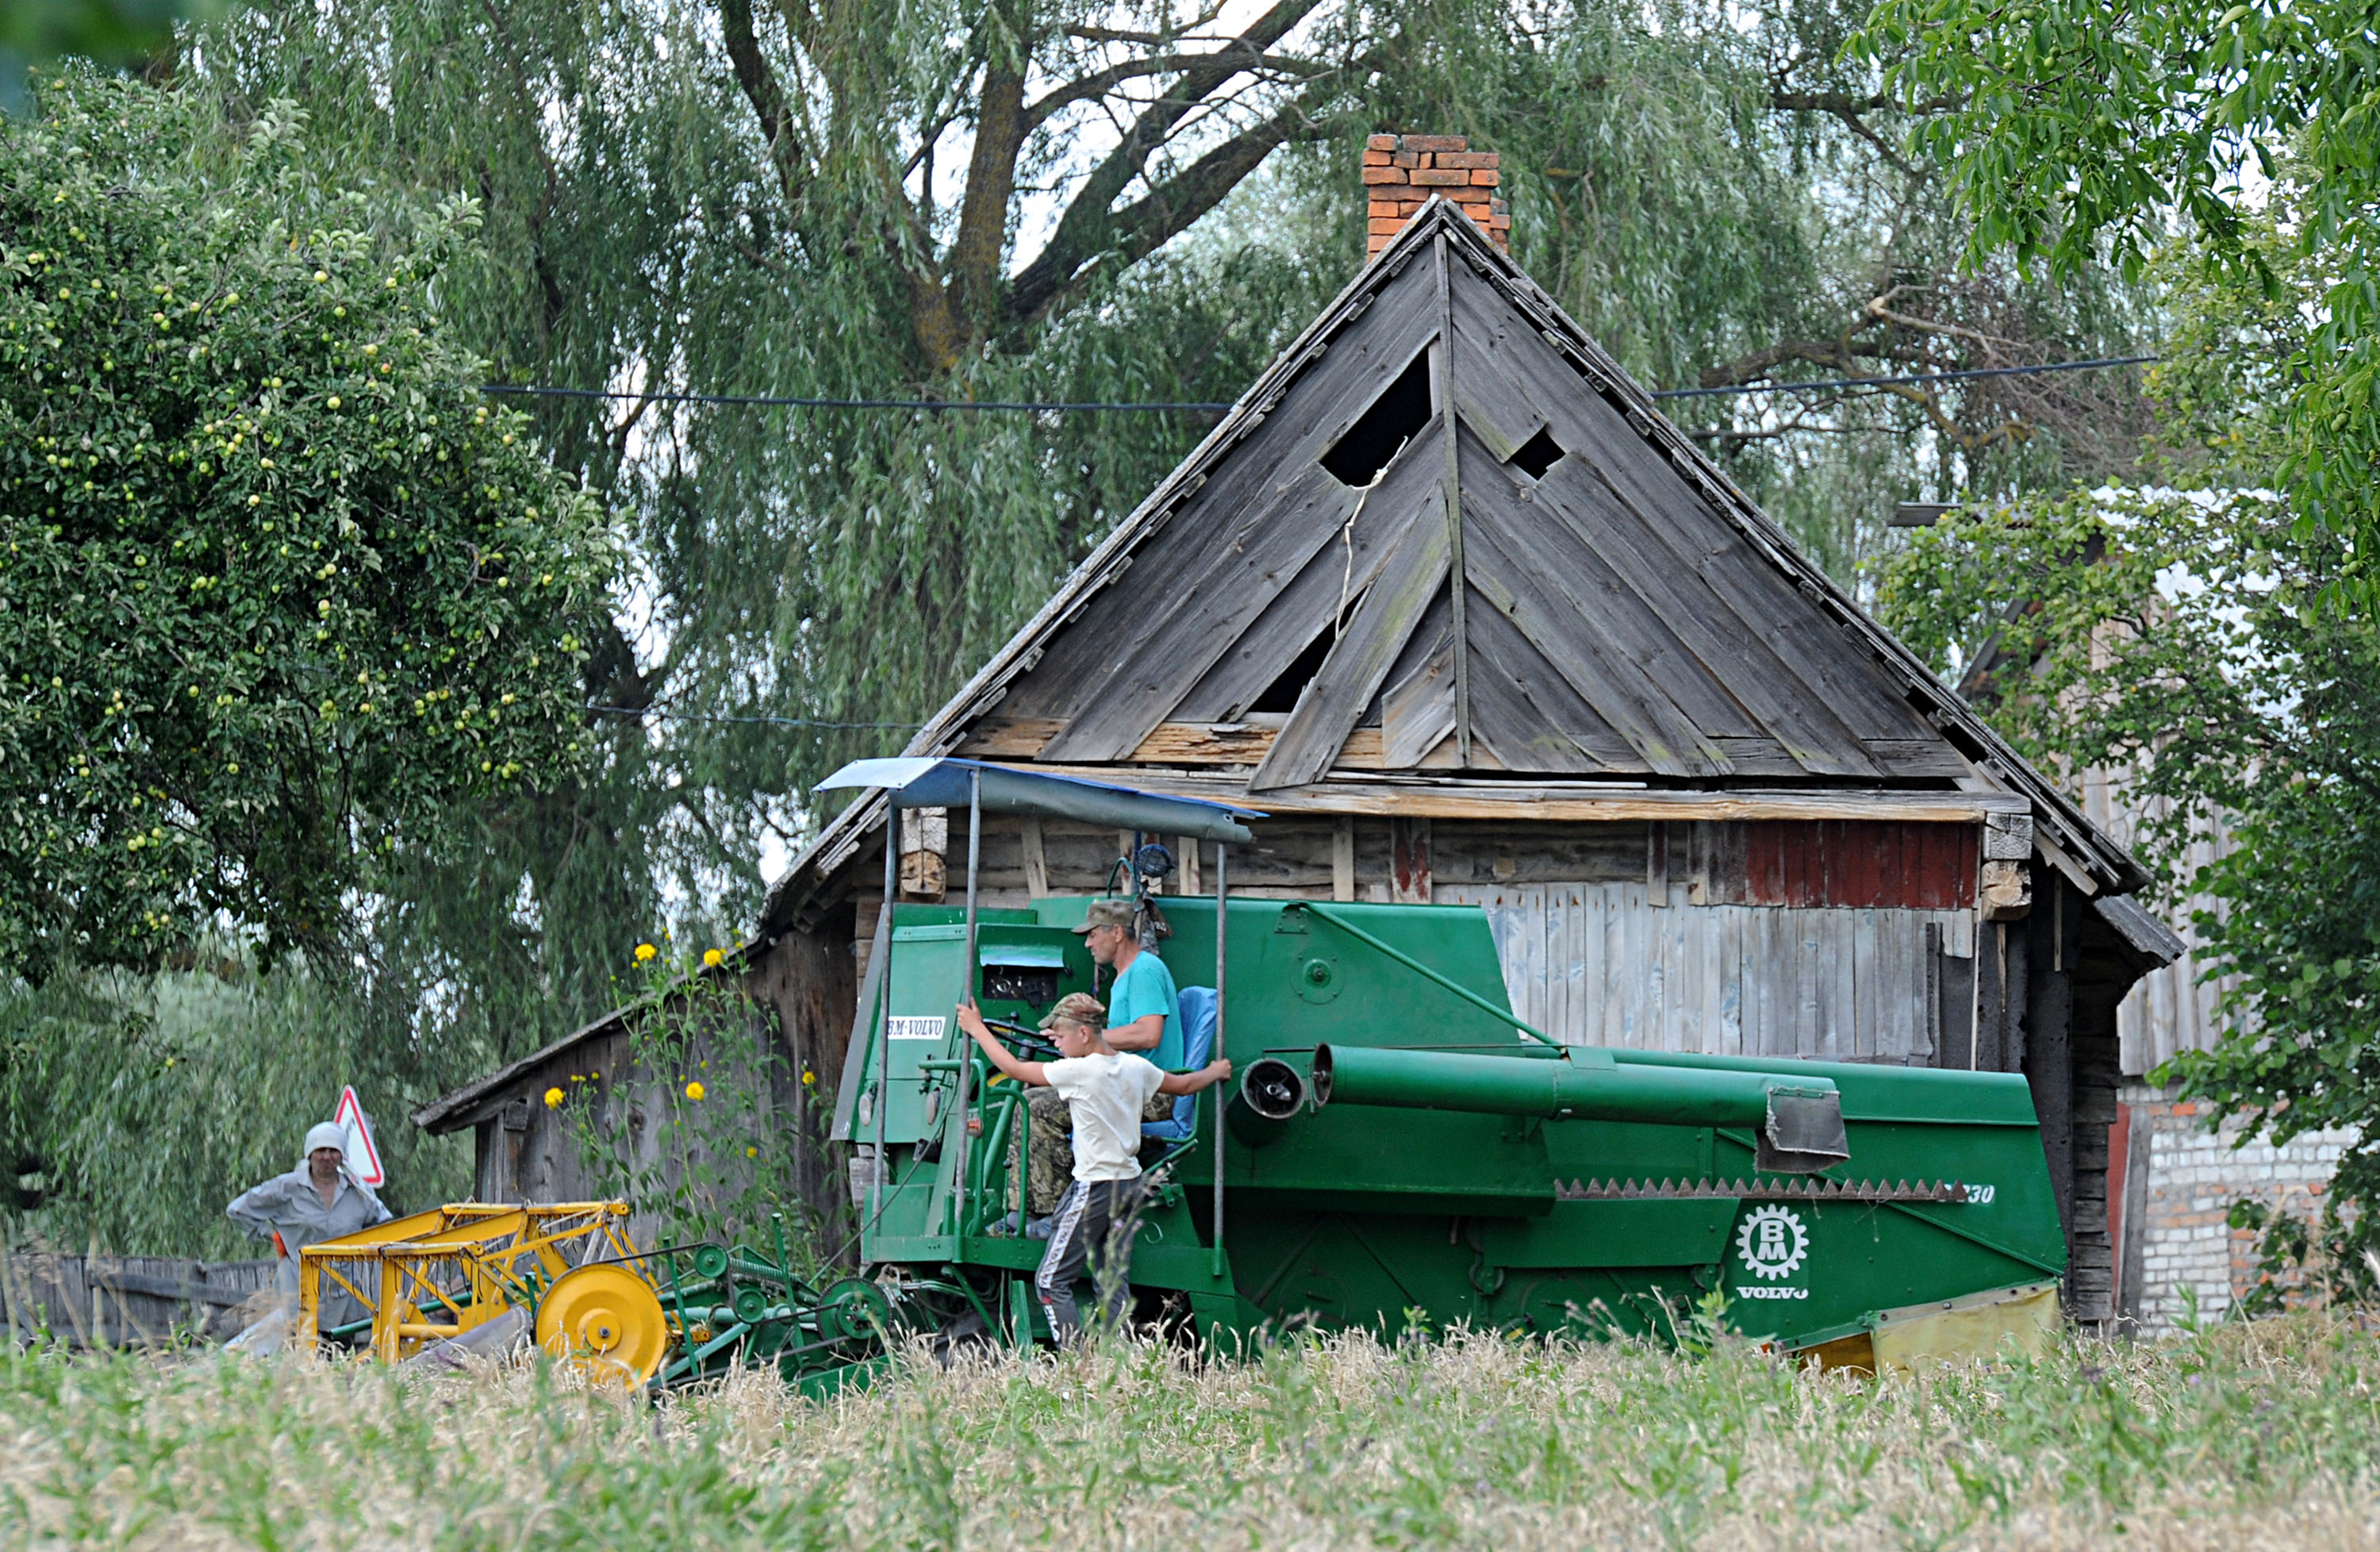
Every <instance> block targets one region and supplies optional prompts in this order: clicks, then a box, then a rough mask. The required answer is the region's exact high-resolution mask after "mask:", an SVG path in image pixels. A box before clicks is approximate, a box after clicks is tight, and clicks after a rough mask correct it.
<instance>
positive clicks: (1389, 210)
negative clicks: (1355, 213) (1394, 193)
mask: <svg viewBox="0 0 2380 1552" xmlns="http://www.w3.org/2000/svg"><path fill="white" fill-rule="evenodd" d="M1364 213H1365V214H1366V215H1367V216H1373V215H1377V216H1379V217H1380V218H1382V219H1383V220H1387V219H1389V218H1391V217H1397V218H1402V217H1403V215H1404V214H1405V213H1406V212H1404V211H1403V210H1400V209H1399V208H1398V207H1397V203H1396V201H1395V200H1373V201H1372V202H1371V203H1370V204H1368V205H1366V206H1365V207H1364Z"/></svg>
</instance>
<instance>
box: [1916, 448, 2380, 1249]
mask: <svg viewBox="0 0 2380 1552" xmlns="http://www.w3.org/2000/svg"><path fill="white" fill-rule="evenodd" d="M2346 555H2347V546H2345V545H2344V544H2342V543H2338V542H2337V541H2334V540H2328V539H2327V537H2326V536H2325V535H2324V534H2322V533H2321V532H2320V531H2319V530H2317V532H2316V533H2315V535H2314V537H2313V541H2312V542H2309V541H2307V540H2306V539H2305V538H2304V537H2303V527H2302V525H2301V524H2300V523H2298V522H2296V521H2295V520H2294V517H2293V515H2292V513H2291V512H2290V510H2289V507H2288V506H2287V505H2286V504H2284V503H2282V502H2280V501H2279V500H2277V498H2274V497H2271V496H2268V495H2261V494H2240V493H2202V494H2197V495H2191V494H2184V493H2181V492H2177V491H2158V492H2139V491H2097V492H2092V493H2085V494H2078V495H2074V496H2070V497H2068V498H2065V499H2063V500H2059V501H2054V502H2035V503H2025V504H2022V505H2019V506H2014V507H2010V508H2007V509H2002V510H1998V511H1990V512H1984V513H1978V514H1975V515H1972V516H1971V517H1969V518H1967V519H1965V520H1961V521H1959V522H1957V523H1955V524H1952V525H1948V526H1945V527H1939V528H1936V529H1929V530H1924V531H1922V532H1920V533H1919V534H1918V535H1917V536H1916V537H1915V539H1914V540H1913V542H1912V544H1911V545H1910V546H1909V548H1908V549H1907V550H1906V551H1905V552H1902V553H1901V554H1900V555H1898V556H1896V557H1894V558H1893V559H1892V560H1891V561H1889V562H1888V564H1886V565H1885V566H1884V567H1883V568H1882V570H1881V575H1880V577H1879V581H1878V599H1879V604H1880V608H1881V611H1882V612H1883V614H1884V616H1885V618H1886V619H1887V620H1888V622H1890V623H1892V624H1894V625H1895V626H1896V628H1898V629H1900V631H1901V632H1902V635H1903V638H1904V639H1906V640H1908V641H1910V642H1911V644H1912V645H1913V646H1914V647H1916V648H1917V649H1919V650H1921V651H1924V652H1926V653H1927V654H1928V655H1929V656H1930V657H1931V658H1932V659H1933V661H1936V662H1937V664H1939V665H1941V666H1942V667H1944V668H1946V669H1949V668H1957V667H1963V668H1965V670H1966V672H1967V684H1968V686H1969V689H1970V693H1971V695H1973V696H1975V697H1977V698H1979V699H1980V700H1981V701H1983V703H1984V704H1985V706H1986V708H1987V710H1988V714H1989V715H1990V716H1991V717H1992V719H1993V721H1994V722H1995V724H1996V725H1998V727H1999V728H2000V729H2001V730H2002V731H2003V732H2005V733H2007V734H2010V736H2011V737H2012V738H2013V739H2014V740H2015V741H2016V742H2017V743H2018V745H2019V746H2020V747H2022V749H2023V750H2024V751H2025V752H2026V753H2027V755H2028V756H2029V757H2031V758H2034V759H2035V760H2036V761H2038V762H2041V763H2043V764H2044V765H2045V766H2046V767H2047V768H2050V769H2058V770H2064V771H2065V772H2066V773H2067V774H2068V777H2069V779H2070V780H2079V778H2080V775H2081V773H2082V772H2083V770H2086V769H2093V768H2095V769H2097V770H2103V771H2114V772H2119V773H2120V784H2121V789H2122V791H2123V793H2124V798H2125V802H2126V804H2127V806H2130V807H2131V809H2132V810H2133V811H2134V812H2135V813H2137V814H2139V815H2141V816H2143V830H2142V832H2141V837H2140V839H2141V842H2142V843H2143V852H2144V856H2145V859H2146V860H2148V861H2149V862H2151V863H2152V865H2155V866H2162V867H2163V869H2164V871H2165V878H2166V891H2167V894H2168V898H2172V899H2188V898H2191V897H2193V896H2204V897H2205V898H2206V899H2208V900H2210V901H2211V902H2212V905H2211V906H2210V907H2209V908H2206V909H2202V910H2200V911H2198V912H2197V913H2196V920H2195V927H2196V929H2197V933H2198V936H2199V938H2200V940H2201V942H2202V944H2203V948H2202V951H2201V957H2202V960H2203V961H2204V964H2205V965H2206V974H2207V975H2208V976H2209V977H2210V978H2217V979H2219V980H2220V982H2221V984H2223V985H2224V987H2225V990H2224V992H2223V996H2222V999H2221V1002H2220V1008H2221V1011H2222V1012H2223V1014H2224V1015H2225V1016H2226V1017H2227V1018H2228V1020H2229V1021H2230V1023H2231V1025H2232V1029H2233V1033H2232V1034H2230V1035H2229V1036H2228V1037H2227V1038H2226V1039H2225V1040H2224V1041H2223V1043H2222V1044H2221V1045H2220V1046H2219V1047H2218V1048H2217V1049H2215V1050H2212V1051H2193V1052H2185V1053H2183V1054H2182V1055H2181V1056H2180V1057H2177V1058H2176V1059H2175V1061H2173V1063H2172V1064H2171V1067H2170V1069H2169V1070H2168V1072H2167V1073H2164V1074H2162V1076H2164V1077H2167V1078H2170V1079H2178V1080H2179V1081H2180V1083H2181V1085H2182V1093H2183V1094H2184V1095H2185V1096H2187V1097H2201V1098H2206V1099H2211V1100H2213V1101H2214V1102H2215V1103H2214V1109H2215V1111H2216V1113H2217V1114H2221V1115H2241V1114H2244V1115H2247V1116H2248V1117H2250V1118H2251V1120H2252V1122H2253V1125H2252V1127H2251V1134H2253V1133H2254V1132H2256V1131H2259V1130H2262V1131H2267V1132H2269V1133H2270V1134H2271V1135H2272V1136H2273V1137H2274V1139H2275V1140H2276V1141H2279V1142H2286V1141H2288V1140H2289V1138H2290V1137H2292V1136H2295V1135H2296V1134H2299V1133H2301V1132H2305V1131H2310V1130H2314V1129H2318V1128H2326V1127H2346V1128H2350V1129H2355V1130H2359V1131H2360V1132H2361V1133H2362V1141H2361V1142H2359V1143H2358V1144H2357V1145H2356V1146H2353V1147H2352V1148H2350V1150H2348V1152H2347V1153H2346V1155H2345V1156H2344V1157H2343V1158H2342V1159H2341V1161H2340V1165H2339V1170H2338V1176H2337V1179H2336V1182H2335V1186H2334V1194H2333V1197H2332V1199H2331V1200H2332V1203H2333V1206H2332V1207H2331V1209H2330V1218H2329V1220H2328V1225H2327V1229H2328V1232H2329V1236H2330V1239H2331V1241H2332V1243H2330V1245H2329V1247H2328V1249H2329V1255H2328V1256H2327V1261H2328V1264H2329V1265H2330V1266H2332V1267H2334V1268H2335V1270H2336V1273H2337V1275H2338V1277H2339V1278H2340V1279H2345V1280H2346V1281H2349V1282H2356V1283H2361V1282H2362V1281H2363V1280H2364V1279H2365V1269H2364V1265H2365V1264H2364V1262H2363V1261H2362V1256H2361V1255H2360V1250H2361V1248H2362V1244H2363V1243H2364V1242H2365V1241H2366V1240H2367V1239H2369V1238H2370V1231H2368V1230H2366V1229H2364V1228H2362V1226H2361V1225H2362V1224H2369V1223H2372V1222H2373V1221H2374V1215H2373V1212H2372V1207H2373V1205H2374V1203H2380V1127H2375V1126H2374V1122H2375V1120H2380V868H2375V867H2374V858H2376V857H2380V627H2375V624H2374V619H2373V617H2372V616H2371V615H2370V614H2368V613H2363V612H2354V611H2347V610H2341V609H2338V608H2337V607H2335V605H2334V602H2333V600H2334V599H2335V598H2336V592H2335V588H2336V585H2337V583H2338V579H2339V576H2340V573H2341V571H2342V570H2343V568H2344V565H2345V559H2346ZM2216 826H2219V827H2222V828H2223V829H2225V830H2228V834H2229V838H2230V849H2229V850H2228V853H2226V854H2225V855H2221V856H2219V857H2218V858H2217V859H2216V860H2215V861H2213V862H2212V863H2209V864H2205V865H2204V866H2202V867H2197V868H2196V869H2194V870H2192V869H2190V868H2188V867H2185V866H2184V865H2183V858H2184V856H2185V853H2186V848H2187V846H2188V843H2189V842H2190V841H2191V840H2192V837H2193V836H2195V835H2200V834H2204V833H2205V832H2206V831H2207V830H2208V829H2209V828H2210V827H2216ZM2342 1202H2343V1203H2345V1204H2349V1205H2350V1211H2349V1213H2348V1217H2347V1219H2340V1217H2339V1216H2338V1210H2339V1209H2338V1204H2339V1203H2342ZM2359 1213H2360V1215H2361V1217H2360V1219H2358V1218H2357V1215H2358V1214H2359Z"/></svg>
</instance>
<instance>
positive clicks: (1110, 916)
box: [1075, 900, 1132, 938]
mask: <svg viewBox="0 0 2380 1552" xmlns="http://www.w3.org/2000/svg"><path fill="white" fill-rule="evenodd" d="M1095 927H1120V928H1123V929H1124V930H1125V931H1126V932H1130V931H1131V930H1132V902H1131V901H1129V900H1094V901H1092V902H1091V905H1090V909H1089V910H1087V911H1085V912H1084V913H1083V925H1082V926H1080V927H1078V928H1075V936H1076V937H1078V938H1079V937H1081V936H1082V935H1083V934H1085V933H1087V932H1088V931H1090V930H1091V928H1095Z"/></svg>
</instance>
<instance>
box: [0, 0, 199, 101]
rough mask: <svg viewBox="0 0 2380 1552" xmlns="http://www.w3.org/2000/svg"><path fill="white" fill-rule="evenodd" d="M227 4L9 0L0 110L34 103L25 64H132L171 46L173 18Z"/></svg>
mask: <svg viewBox="0 0 2380 1552" xmlns="http://www.w3.org/2000/svg"><path fill="white" fill-rule="evenodd" d="M225 8H226V6H225V5H224V4H223V3H222V0H12V3H11V4H10V5H9V6H7V7H6V9H5V10H0V113H12V114H14V113H23V112H26V111H27V110H28V109H30V107H31V106H32V94H31V91H30V83H29V81H28V80H27V73H28V67H35V66H46V65H48V64H49V63H50V62H51V61H52V60H55V59H57V58H59V57H61V56H63V55H73V56H75V57H78V58H81V59H88V60H96V61H98V62H100V63H101V64H104V65H131V64H134V63H137V62H139V61H140V60H141V59H142V58H144V57H146V56H150V55H154V54H155V53H157V52H158V51H160V50H162V49H165V48H167V47H169V45H170V44H171V43H172V42H173V36H174V23H175V22H176V20H178V19H180V18H185V17H191V16H200V17H212V16H219V15H221V14H222V13H223V11H224V10H225Z"/></svg>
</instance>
